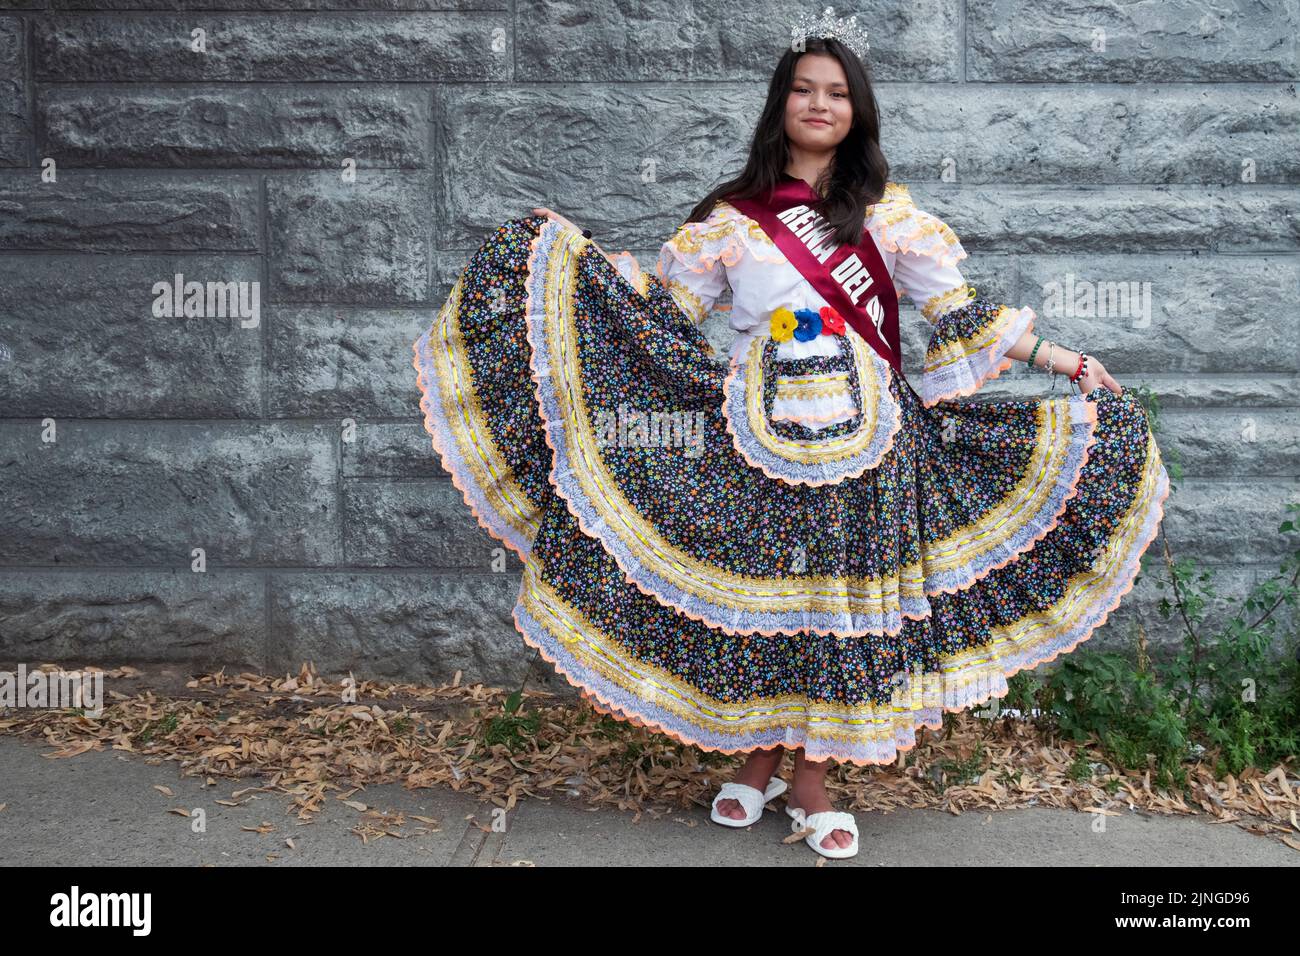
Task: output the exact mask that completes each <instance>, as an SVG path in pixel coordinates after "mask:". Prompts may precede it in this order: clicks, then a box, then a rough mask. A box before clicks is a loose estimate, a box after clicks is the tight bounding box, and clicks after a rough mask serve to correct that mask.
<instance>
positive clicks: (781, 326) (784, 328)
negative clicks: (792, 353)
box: [772, 306, 799, 342]
mask: <svg viewBox="0 0 1300 956" xmlns="http://www.w3.org/2000/svg"><path fill="white" fill-rule="evenodd" d="M798 325H799V320H798V319H796V318H795V317H794V313H793V312H791V311H790V310H789V309H787V308H785V307H784V306H782V307H781V308H779V309H774V310H773V311H772V338H774V339H776V341H778V342H788V341H790V338H791V337H792V336H793V335H794V330H795V327H796V326H798Z"/></svg>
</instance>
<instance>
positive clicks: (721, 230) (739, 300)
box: [613, 183, 970, 360]
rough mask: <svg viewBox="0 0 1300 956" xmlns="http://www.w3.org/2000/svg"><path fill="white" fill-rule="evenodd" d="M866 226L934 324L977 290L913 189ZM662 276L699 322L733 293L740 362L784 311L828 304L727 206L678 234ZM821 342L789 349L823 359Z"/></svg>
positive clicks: (875, 210) (620, 260)
mask: <svg viewBox="0 0 1300 956" xmlns="http://www.w3.org/2000/svg"><path fill="white" fill-rule="evenodd" d="M866 226H867V230H868V232H869V234H870V235H871V237H872V239H873V240H874V241H875V243H876V246H877V248H878V249H879V250H880V254H881V257H882V258H883V259H884V261H885V266H886V267H887V268H888V270H889V274H890V276H891V278H892V279H893V280H894V287H895V289H896V290H897V292H898V293H899V295H900V296H906V297H907V298H909V299H911V300H912V301H913V302H915V303H916V304H917V305H918V306H919V307H920V308H921V309H922V313H923V314H924V315H925V317H926V318H927V319H929V320H930V321H932V322H933V321H934V320H935V319H936V318H937V316H938V314H939V313H940V312H942V311H945V309H946V308H950V307H955V306H958V305H961V304H963V302H965V301H966V300H967V298H968V297H969V295H970V293H969V290H968V288H967V287H966V283H965V280H964V279H963V278H962V275H961V272H960V271H958V269H957V268H956V263H957V262H959V261H960V260H962V259H964V258H966V251H965V250H964V249H963V248H962V246H961V242H960V241H959V240H958V239H957V236H956V234H955V233H954V232H953V231H952V230H951V229H950V228H949V227H948V226H947V224H946V223H944V222H942V221H941V220H939V219H938V218H937V217H935V216H933V215H931V214H930V213H927V212H924V211H922V210H920V209H917V208H916V206H915V205H914V204H913V202H912V197H911V195H910V194H909V193H908V190H907V187H906V186H904V185H901V184H899V183H889V184H888V185H887V186H886V189H885V194H884V196H883V198H882V199H881V201H880V202H878V203H876V204H874V205H872V206H870V207H869V208H868V216H867V219H866ZM613 259H614V265H615V266H616V267H617V268H618V269H619V271H620V272H621V273H622V274H623V275H624V277H626V278H627V279H628V281H629V282H631V283H632V284H633V285H634V286H636V287H637V288H641V287H642V286H641V283H642V282H643V279H642V277H641V276H640V274H639V273H640V267H639V265H638V263H637V262H636V259H635V257H634V256H632V255H631V253H628V252H623V253H619V254H618V255H617V256H615V257H613ZM655 272H656V274H657V276H658V278H659V281H660V282H661V283H662V284H663V285H664V287H665V288H666V289H667V290H668V292H669V293H671V294H672V296H673V299H674V300H675V301H676V302H677V304H678V305H679V306H680V307H681V308H682V310H683V311H684V312H685V313H686V314H687V315H689V316H691V318H693V319H694V320H695V321H696V322H697V323H699V322H702V321H703V320H704V318H705V317H706V316H707V315H708V314H709V312H711V311H712V310H713V308H714V305H715V303H716V302H717V301H718V299H719V298H720V297H721V296H722V294H723V293H724V292H725V291H726V290H727V288H728V287H730V289H731V308H730V315H729V318H728V324H729V325H730V327H731V328H732V330H734V331H735V332H736V337H735V340H734V341H733V342H732V345H731V350H730V352H731V357H732V359H733V360H735V359H736V358H737V357H738V356H740V355H743V354H744V352H745V350H746V349H747V348H748V346H749V343H750V341H751V340H752V339H753V338H754V337H755V335H757V334H760V332H761V331H766V330H767V329H768V326H769V323H770V317H771V313H772V311H773V310H774V309H776V308H777V307H779V306H782V305H788V306H790V307H791V308H792V309H800V308H807V309H812V310H814V311H816V310H818V309H820V308H822V307H823V306H825V305H827V302H826V300H825V299H824V298H822V296H821V295H820V294H819V293H818V292H817V290H816V289H814V288H813V286H812V285H811V284H810V283H809V282H808V280H806V279H805V278H804V277H803V276H802V275H800V273H799V270H798V269H796V268H795V267H794V266H793V265H791V264H790V261H789V260H788V259H786V257H785V255H784V254H783V253H782V252H781V250H780V249H779V248H778V247H777V246H776V244H775V243H773V242H772V240H771V239H769V238H768V236H767V233H765V232H764V231H763V229H762V227H760V226H759V224H758V223H757V222H755V221H754V220H753V219H750V218H749V217H748V216H746V215H744V214H743V213H741V212H740V211H739V210H738V209H736V207H734V206H732V205H731V204H730V203H727V202H720V203H718V204H717V205H716V206H715V207H714V209H713V211H712V212H711V213H710V214H709V216H708V218H706V219H705V220H704V221H702V222H688V223H685V224H684V225H683V226H682V227H681V228H680V229H678V230H677V232H676V233H675V234H674V235H673V237H672V238H671V239H669V240H668V241H667V242H665V243H664V244H663V248H662V249H661V250H660V253H659V259H658V262H657V263H656V266H655ZM818 338H821V337H820V336H819V337H817V338H814V339H812V340H811V341H809V342H798V341H797V340H793V339H792V340H790V341H788V342H786V343H783V344H785V345H788V346H790V352H789V357H800V356H803V355H816V354H820V353H821V351H823V349H819V348H818ZM821 344H822V345H825V344H829V343H821ZM783 357H784V356H783Z"/></svg>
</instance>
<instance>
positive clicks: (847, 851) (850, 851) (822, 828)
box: [785, 803, 858, 860]
mask: <svg viewBox="0 0 1300 956" xmlns="http://www.w3.org/2000/svg"><path fill="white" fill-rule="evenodd" d="M785 812H786V813H788V814H789V815H790V818H791V819H793V820H798V817H797V816H796V814H797V813H799V811H797V810H794V809H791V807H790V804H788V803H787V804H786V805H785ZM804 821H805V823H804V826H805V827H812V828H813V832H812V833H810V834H808V836H806V837H804V838H803V842H804V843H807V844H808V845H809V846H810V847H812V848H813V849H814V850H816V851H817V852H818V853H820V854H821V855H822V856H824V857H826V858H827V859H828V860H844V859H848V858H849V857H851V856H857V855H858V821H857V820H856V819H855V818H854V816H853V814H851V813H846V812H845V811H843V810H822V811H821V812H819V813H809V814H808V815H807V816H805V817H804ZM791 829H792V830H793V829H794V827H793V826H792V827H791ZM832 830H845V831H847V832H849V833H852V834H853V842H852V843H850V844H849V845H848V846H845V847H840V846H837V847H835V848H834V849H832V850H828V849H826V847H824V846H822V840H825V839H826V838H827V837H828V836H830V835H831V831H832Z"/></svg>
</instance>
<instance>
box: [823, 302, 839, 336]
mask: <svg viewBox="0 0 1300 956" xmlns="http://www.w3.org/2000/svg"><path fill="white" fill-rule="evenodd" d="M821 317H822V335H843V334H844V316H842V315H840V314H839V313H838V312H836V311H835V310H834V309H833V308H831V307H830V306H829V305H824V306H822V308H821Z"/></svg>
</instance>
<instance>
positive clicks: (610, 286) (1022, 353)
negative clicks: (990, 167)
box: [415, 27, 1169, 857]
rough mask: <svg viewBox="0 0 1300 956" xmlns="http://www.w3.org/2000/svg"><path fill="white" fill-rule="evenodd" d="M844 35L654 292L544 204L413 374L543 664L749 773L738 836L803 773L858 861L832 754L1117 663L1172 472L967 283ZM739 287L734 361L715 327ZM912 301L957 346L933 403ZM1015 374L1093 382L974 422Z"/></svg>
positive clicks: (624, 262) (421, 352) (736, 805)
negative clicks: (986, 397)
mask: <svg viewBox="0 0 1300 956" xmlns="http://www.w3.org/2000/svg"><path fill="white" fill-rule="evenodd" d="M821 34H828V35H820V36H808V37H806V38H805V40H804V43H803V48H802V49H799V50H795V49H792V50H790V51H787V52H786V53H785V54H784V56H782V58H781V60H780V62H779V63H778V64H777V67H776V71H775V73H774V75H773V77H772V81H771V85H770V88H769V91H768V98H767V103H766V106H765V107H764V110H763V114H762V116H761V117H760V119H759V121H758V125H757V129H756V131H755V133H754V137H753V142H752V145H751V147H750V153H749V157H748V160H747V162H746V164H745V168H744V171H743V172H742V173H741V174H740V175H739V176H738V177H737V178H735V179H733V180H731V181H730V182H727V183H725V184H723V185H721V186H719V187H718V188H717V189H715V190H714V191H713V192H712V193H710V194H709V195H708V196H707V197H706V198H705V199H704V200H703V201H702V202H700V204H699V205H698V206H696V208H695V209H694V210H693V211H692V212H691V215H690V217H689V219H688V221H687V222H686V223H685V224H684V225H682V226H681V228H680V229H678V230H677V232H676V233H675V234H674V235H673V237H672V238H671V239H669V241H668V242H667V243H665V244H664V246H663V249H662V251H661V254H660V257H659V261H658V264H657V268H656V270H655V271H654V272H653V273H649V272H646V271H643V270H641V269H640V268H639V265H638V263H637V262H636V261H635V259H634V258H633V257H632V256H631V255H630V254H628V253H626V252H624V253H619V254H617V255H614V256H607V255H606V254H605V253H604V252H603V251H602V250H601V249H600V247H599V246H598V245H596V244H595V243H594V242H592V241H591V240H590V237H589V235H584V234H583V233H582V232H581V231H579V229H578V228H577V227H576V226H574V225H573V224H572V223H571V222H569V220H568V219H566V218H564V217H562V216H560V215H558V214H557V213H555V212H553V211H552V210H550V209H547V208H543V207H539V208H538V209H535V210H534V213H535V215H534V216H533V217H529V218H521V219H511V220H508V221H506V222H504V223H502V224H501V225H500V226H499V227H498V228H497V230H496V231H495V233H494V234H493V235H492V236H490V237H489V238H488V240H487V241H486V242H485V243H484V244H483V246H482V247H481V248H480V249H479V250H478V251H477V252H476V253H475V255H474V256H473V258H472V259H471V260H470V263H469V265H468V267H467V268H466V270H465V272H464V273H463V274H462V275H461V276H460V278H459V279H458V280H457V282H456V283H455V285H454V287H453V289H452V292H451V295H450V297H449V299H448V300H447V302H446V304H445V305H444V306H443V307H442V309H441V310H440V312H439V314H438V316H437V318H436V320H435V321H434V323H433V327H432V328H431V329H430V330H429V331H428V332H426V333H425V334H424V335H423V336H421V337H420V339H419V340H418V341H417V342H416V343H415V366H416V368H417V370H418V384H419V387H420V389H421V391H422V399H421V406H422V409H423V412H424V416H425V425H426V428H427V429H428V431H429V433H430V434H431V435H432V437H433V444H434V448H435V449H436V450H437V451H438V452H439V453H440V455H441V460H442V464H443V466H444V468H446V469H447V470H449V471H450V472H451V474H452V476H453V478H454V480H455V482H456V485H457V487H458V488H459V489H460V490H461V491H462V493H463V494H464V497H465V501H466V503H467V504H468V505H469V507H470V508H471V509H472V510H473V511H474V514H475V515H476V516H477V517H478V519H479V521H480V523H481V524H482V525H483V526H484V527H485V528H486V529H487V530H488V531H489V532H490V533H491V534H492V535H494V536H495V537H497V538H499V539H500V540H501V541H503V542H504V543H505V544H507V545H508V546H510V547H511V548H513V549H514V550H515V551H516V552H517V553H518V554H519V555H520V557H521V559H522V560H523V561H524V571H523V584H522V587H521V590H520V595H519V600H518V603H517V605H516V607H515V612H514V617H515V622H516V625H517V627H518V628H519V630H520V632H521V633H522V635H523V637H524V640H525V641H526V642H527V643H528V644H529V645H530V646H533V647H536V648H538V649H539V650H540V652H541V654H542V656H544V657H545V658H546V659H547V660H548V661H550V662H551V663H552V664H553V665H554V666H555V668H556V669H557V670H558V671H559V672H560V673H561V674H563V675H564V677H565V678H566V679H567V680H568V681H569V682H570V683H571V684H573V685H575V686H576V687H578V688H580V689H581V691H582V693H583V696H584V697H586V698H587V699H588V700H589V701H590V702H591V703H592V706H593V707H595V708H596V709H597V710H599V711H601V712H603V713H607V714H610V715H612V716H614V717H616V718H619V719H621V720H627V721H631V722H632V723H634V724H638V725H642V726H646V727H649V728H651V729H653V730H656V731H659V732H662V733H665V734H668V735H669V736H671V737H674V738H676V739H677V740H679V741H682V742H684V743H687V744H691V745H695V746H698V747H700V748H702V749H704V750H716V751H721V752H724V753H746V754H748V755H749V756H748V760H747V761H746V763H745V764H744V766H743V767H742V768H741V769H740V771H739V773H738V774H736V777H735V779H734V780H733V781H731V782H730V783H727V784H724V785H723V786H722V788H721V791H720V792H719V794H718V796H717V798H716V799H715V800H714V804H713V813H712V819H713V820H715V821H717V822H718V823H721V824H724V825H728V826H747V825H749V824H750V823H753V822H754V821H755V820H757V819H758V818H759V817H760V816H761V815H762V811H763V807H764V804H765V803H766V802H767V801H769V800H771V799H773V798H774V797H776V796H778V795H779V794H781V793H782V792H784V791H785V789H786V784H785V782H784V781H783V780H781V779H780V778H779V776H778V770H779V766H780V764H781V761H782V757H783V754H784V752H785V750H786V749H790V750H793V751H794V753H795V762H794V779H793V783H792V784H791V786H790V793H789V795H788V796H787V807H786V810H787V812H788V813H790V814H791V816H793V817H795V821H796V826H797V825H802V824H806V826H807V828H808V829H809V830H811V831H812V832H811V834H810V835H809V836H807V838H806V842H807V843H808V845H809V846H810V847H812V849H814V850H815V851H817V852H818V853H821V854H822V855H824V856H830V857H844V856H852V855H854V854H855V853H857V850H858V831H857V826H856V822H855V820H854V818H853V816H852V815H851V814H849V813H845V812H839V811H835V810H834V809H833V807H832V805H831V803H830V801H829V799H828V798H827V794H826V790H825V786H824V778H825V774H826V771H827V769H828V768H829V766H830V763H831V761H832V760H837V761H839V760H844V761H849V762H851V763H854V764H859V765H868V764H884V763H890V762H893V761H895V760H896V758H897V756H898V752H899V751H900V750H907V749H910V748H911V747H913V746H915V743H916V740H915V729H916V727H918V726H921V725H925V726H929V727H932V728H936V729H937V728H939V727H940V726H941V723H942V721H941V718H942V714H943V712H944V711H945V710H950V711H957V710H961V709H963V708H966V707H970V706H974V705H979V704H982V703H985V702H987V701H988V700H990V699H991V698H993V697H1002V696H1005V695H1006V693H1007V684H1006V678H1007V677H1009V676H1010V675H1012V674H1014V673H1016V672H1017V671H1020V670H1024V669H1027V668H1033V667H1035V666H1036V665H1038V664H1040V663H1041V662H1043V661H1046V660H1051V659H1053V658H1055V657H1057V656H1058V655H1060V654H1062V653H1065V652H1068V651H1070V650H1073V649H1074V647H1075V646H1076V645H1078V644H1079V643H1080V642H1081V641H1083V640H1085V639H1086V638H1088V637H1089V636H1090V635H1091V634H1092V633H1093V631H1094V630H1095V629H1096V628H1097V627H1098V626H1099V625H1100V624H1101V623H1102V622H1103V621H1104V620H1105V619H1106V617H1107V615H1108V614H1109V613H1110V611H1111V610H1113V609H1114V608H1115V607H1116V606H1117V605H1118V604H1119V602H1120V599H1121V597H1122V596H1123V595H1124V594H1125V593H1126V592H1127V591H1129V590H1130V589H1131V588H1132V586H1133V581H1134V578H1135V576H1136V574H1137V572H1138V569H1139V558H1140V557H1141V555H1142V553H1143V552H1144V551H1145V550H1146V548H1147V546H1148V544H1149V543H1150V541H1151V540H1152V538H1153V537H1154V535H1155V533H1156V529H1157V525H1158V522H1159V520H1160V517H1161V515H1162V512H1163V507H1162V503H1163V501H1164V499H1165V497H1166V496H1167V494H1168V490H1169V479H1168V475H1167V473H1166V471H1165V468H1164V465H1163V463H1162V461H1161V458H1160V453H1159V450H1158V448H1157V447H1156V444H1155V441H1154V438H1153V436H1152V434H1151V431H1150V429H1149V427H1148V422H1147V420H1146V416H1145V414H1144V411H1143V409H1142V406H1141V405H1140V403H1139V402H1138V401H1137V399H1136V398H1135V397H1134V396H1133V394H1132V393H1131V392H1128V391H1126V390H1124V389H1123V387H1122V386H1120V385H1119V384H1118V383H1117V382H1116V381H1115V380H1114V378H1112V377H1111V375H1110V374H1109V373H1108V372H1107V371H1106V369H1105V367H1104V366H1103V365H1102V363H1101V362H1100V361H1099V360H1098V359H1097V358H1096V357H1095V356H1093V355H1092V354H1091V353H1089V354H1087V355H1085V354H1083V353H1081V352H1079V351H1076V350H1073V349H1069V348H1066V347H1064V346H1063V345H1061V344H1060V343H1058V342H1056V341H1054V340H1051V339H1044V338H1043V337H1042V336H1040V335H1039V334H1038V333H1036V332H1035V331H1034V330H1033V320H1034V318H1035V315H1034V313H1033V311H1032V310H1031V309H1028V308H1012V307H1007V306H1005V305H999V304H996V303H989V302H986V301H984V300H983V299H982V298H979V297H977V296H976V295H975V291H974V290H973V289H972V288H970V287H969V286H968V285H967V284H966V282H965V281H964V279H963V278H962V275H961V273H960V272H959V271H958V269H957V263H958V261H959V260H961V259H963V258H965V256H966V253H965V251H964V250H963V249H962V247H961V244H960V242H959V241H958V239H957V236H956V235H954V233H953V232H952V230H951V229H949V228H948V226H947V225H945V224H944V223H943V222H942V221H940V220H939V219H937V218H936V217H934V216H933V215H930V214H929V213H927V212H924V211H922V210H921V209H918V208H917V207H916V205H915V204H914V202H913V200H912V198H911V196H910V194H909V192H908V190H907V188H906V187H905V186H902V185H899V184H895V183H891V182H889V181H888V180H887V174H888V164H887V162H886V161H885V158H884V156H883V155H882V153H881V151H880V146H879V125H880V124H879V117H878V111H877V107H876V102H875V97H874V93H873V91H872V88H871V85H870V82H869V80H868V76H867V73H866V70H865V69H864V67H863V64H862V62H861V60H860V59H859V57H858V56H857V55H856V54H855V52H854V50H853V47H854V46H859V47H860V45H859V44H858V43H855V42H854V37H853V36H852V35H849V34H848V33H847V32H845V31H842V30H838V29H836V28H834V27H832V28H829V29H826V30H824V31H821ZM728 286H729V287H730V288H731V291H732V305H731V309H730V326H731V328H732V329H733V330H734V331H735V333H736V335H735V339H734V341H733V344H732V346H731V349H730V356H729V361H727V362H726V363H723V362H721V361H720V360H719V359H717V358H715V357H714V355H713V354H712V350H711V347H710V345H709V342H708V340H707V339H706V338H705V336H704V335H703V333H702V332H701V330H700V328H699V324H700V322H701V321H702V320H703V318H704V317H705V315H706V314H708V313H709V312H710V311H711V309H712V307H713V305H714V303H715V302H716V301H717V300H718V299H719V298H720V297H721V295H722V294H723V292H724V290H725V289H726V288H727V287H728ZM899 293H902V294H903V295H906V296H907V297H909V298H910V299H911V300H912V301H913V302H914V303H915V304H916V305H917V306H918V307H919V308H920V311H921V314H922V316H923V317H924V318H925V319H926V320H927V321H928V322H929V323H930V324H931V326H932V328H931V330H930V338H929V344H928V347H927V350H926V355H925V364H924V371H923V374H922V376H921V392H920V394H918V393H917V392H916V391H915V390H914V389H913V388H912V386H911V384H910V383H909V382H908V381H907V379H906V378H905V377H904V376H903V374H902V370H901V368H900V362H899V354H898V353H899V343H898V330H897V312H898V308H897V296H898V294H899ZM1012 359H1016V360H1022V361H1027V362H1030V363H1031V364H1032V365H1033V366H1035V367H1038V368H1044V369H1046V370H1048V371H1051V372H1053V373H1054V374H1060V375H1062V376H1065V377H1067V378H1068V380H1069V381H1070V382H1071V383H1072V385H1073V389H1074V390H1073V391H1070V390H1067V391H1065V392H1064V393H1063V394H1056V395H1049V396H1047V397H1044V398H1040V399H1031V400H1020V401H1001V402H987V401H979V402H974V401H964V400H960V399H961V397H963V396H968V395H971V394H972V393H974V392H975V391H976V390H978V389H979V388H980V386H982V385H983V384H984V383H985V382H987V381H988V380H989V379H991V378H994V377H995V376H997V375H998V374H999V373H1001V372H1002V371H1004V370H1005V369H1006V368H1009V367H1010V365H1011V360H1012ZM1055 381H1057V379H1056V378H1053V382H1055Z"/></svg>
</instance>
